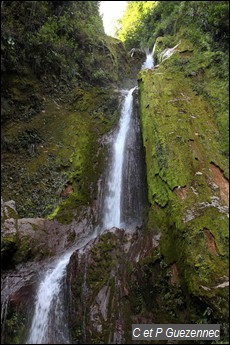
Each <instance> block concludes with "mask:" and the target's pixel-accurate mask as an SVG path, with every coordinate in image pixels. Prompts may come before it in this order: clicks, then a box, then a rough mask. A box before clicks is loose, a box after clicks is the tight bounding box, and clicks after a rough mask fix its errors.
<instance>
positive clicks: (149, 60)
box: [141, 43, 156, 69]
mask: <svg viewBox="0 0 230 345" xmlns="http://www.w3.org/2000/svg"><path fill="white" fill-rule="evenodd" d="M155 48H156V43H155V44H154V47H153V50H152V51H151V53H149V50H147V49H146V50H145V53H146V60H145V62H144V63H143V65H142V67H141V69H152V68H154V52H155Z"/></svg>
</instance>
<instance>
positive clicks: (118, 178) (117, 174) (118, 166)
mask: <svg viewBox="0 0 230 345" xmlns="http://www.w3.org/2000/svg"><path fill="white" fill-rule="evenodd" d="M135 88H136V87H134V88H132V89H131V90H130V91H128V93H127V96H126V98H125V101H124V105H123V107H122V111H121V118H120V123H119V131H118V133H117V136H116V138H115V141H114V145H113V150H112V166H111V170H110V174H109V181H108V190H107V196H106V197H105V209H104V219H103V228H107V229H109V228H112V227H117V228H120V226H121V188H122V166H123V160H124V148H125V140H126V136H127V132H128V129H129V123H130V118H131V114H132V109H133V92H134V90H135Z"/></svg>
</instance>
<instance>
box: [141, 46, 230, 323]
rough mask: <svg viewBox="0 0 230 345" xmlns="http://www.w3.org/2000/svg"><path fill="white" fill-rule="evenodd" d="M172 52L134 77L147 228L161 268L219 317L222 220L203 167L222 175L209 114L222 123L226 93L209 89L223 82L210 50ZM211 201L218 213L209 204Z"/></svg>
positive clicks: (217, 136) (224, 266)
mask: <svg viewBox="0 0 230 345" xmlns="http://www.w3.org/2000/svg"><path fill="white" fill-rule="evenodd" d="M178 49H179V51H178V52H176V53H175V54H174V55H173V56H172V57H171V58H170V59H168V60H166V61H164V62H163V63H162V64H161V65H160V67H158V68H157V69H155V70H153V71H151V70H147V71H141V72H140V73H139V98H140V111H141V126H142V133H143V143H144V146H145V151H146V165H147V181H148V198H149V202H150V204H151V207H150V211H149V221H148V230H149V231H151V229H153V228H157V229H158V231H160V232H161V239H160V254H161V255H162V256H163V257H164V260H165V262H166V264H167V265H171V264H173V263H176V264H177V266H178V270H179V274H180V277H181V284H182V286H183V289H184V291H185V292H186V293H187V294H188V295H190V296H196V297H197V298H201V299H202V300H203V302H204V305H205V303H206V305H211V306H212V308H213V310H215V312H216V317H217V319H218V318H221V317H222V316H223V314H224V315H226V308H223V313H222V314H221V307H220V306H223V305H224V302H223V301H224V300H225V301H227V291H226V289H215V288H214V286H217V285H218V284H220V282H221V279H222V278H221V277H224V276H227V270H228V251H227V241H228V234H227V229H228V218H227V216H226V215H225V214H224V213H222V212H223V211H222V212H221V211H220V208H221V207H223V206H224V205H225V202H224V201H223V200H221V195H220V194H219V192H218V190H216V189H214V188H213V183H214V175H213V174H212V172H211V170H210V162H215V164H216V165H218V166H219V167H220V169H221V170H222V171H223V174H224V175H225V176H228V161H227V159H226V156H225V153H224V150H223V140H222V139H223V137H222V132H219V130H218V126H219V124H218V116H217V111H218V110H217V109H219V110H220V114H223V115H220V116H223V118H225V119H226V115H225V111H226V92H224V91H223V93H222V92H219V93H218V92H217V89H216V87H217V84H218V85H219V87H220V89H221V90H222V86H224V85H225V82H226V80H225V77H224V78H222V79H221V78H220V77H218V76H217V71H216V66H213V59H215V57H216V54H215V53H212V52H206V53H205V54H202V55H199V52H198V51H197V50H196V49H195V48H194V49H193V46H192V44H191V42H189V41H188V40H187V41H186V40H182V41H181V44H180V45H179V47H178ZM192 72H193V73H192ZM213 80H215V82H214V81H213ZM214 99H215V100H216V102H217V103H216V104H214V103H215V102H214ZM220 103H222V105H221V106H220V107H219V106H218V105H217V104H219V105H220ZM219 119H220V118H219ZM221 121H222V120H221ZM213 196H215V197H217V198H219V199H217V200H219V209H218V208H217V207H214V206H213V205H212V200H213V199H212V197H213ZM204 229H208V230H209V231H210V232H211V234H212V235H213V237H214V241H215V245H216V248H217V249H216V250H217V254H216V255H215V253H212V252H210V251H209V249H208V245H207V240H206V239H205V236H204ZM201 286H204V288H202V287H201ZM218 301H219V302H218ZM220 301H221V302H220ZM225 303H226V302H225ZM192 304H193V302H192V303H191V305H192ZM191 308H192V307H191ZM224 317H225V316H224Z"/></svg>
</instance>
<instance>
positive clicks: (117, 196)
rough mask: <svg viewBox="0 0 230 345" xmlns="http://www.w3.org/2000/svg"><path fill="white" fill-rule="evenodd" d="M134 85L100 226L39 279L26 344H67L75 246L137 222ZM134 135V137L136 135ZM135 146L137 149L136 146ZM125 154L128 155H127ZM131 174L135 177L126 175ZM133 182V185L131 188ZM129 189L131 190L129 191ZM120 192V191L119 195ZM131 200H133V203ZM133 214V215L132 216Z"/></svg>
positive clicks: (139, 175)
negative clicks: (67, 292)
mask: <svg viewBox="0 0 230 345" xmlns="http://www.w3.org/2000/svg"><path fill="white" fill-rule="evenodd" d="M153 65H154V60H153V52H152V53H151V54H149V55H147V59H146V62H145V64H144V65H143V67H142V68H153ZM135 89H136V87H134V88H132V89H131V90H129V91H128V90H127V91H125V99H124V103H123V107H122V111H121V117H120V122H119V126H118V131H117V134H116V136H115V138H114V143H113V145H112V149H111V158H112V159H111V164H110V166H111V169H110V172H109V178H108V184H107V188H106V196H105V202H104V209H103V217H102V219H103V221H102V224H103V225H102V227H100V229H99V231H98V229H95V231H94V233H93V234H91V235H89V236H86V237H85V238H84V239H80V240H79V241H78V243H76V244H75V245H74V247H73V248H72V249H71V250H69V251H68V252H66V253H65V254H64V255H63V256H61V257H60V258H59V259H58V260H57V261H56V262H55V263H54V265H53V268H51V269H49V270H48V271H47V272H46V273H45V276H44V278H43V280H42V281H41V282H40V285H39V287H38V290H37V296H36V301H35V310H34V315H33V319H32V323H31V327H30V331H29V335H28V339H27V341H26V344H62V343H64V344H69V343H70V337H69V331H68V325H67V320H66V313H65V309H67V308H65V303H64V302H65V301H64V295H63V290H64V289H63V286H64V284H65V275H66V267H67V265H68V263H69V260H70V257H71V255H72V253H73V252H74V251H75V250H78V249H80V248H83V247H84V246H85V245H86V244H87V243H88V242H89V241H90V240H92V239H93V238H96V237H97V235H98V233H100V232H103V231H104V230H105V229H110V228H112V227H118V228H120V227H121V226H122V227H124V228H125V227H126V226H128V225H129V224H130V221H131V220H132V218H135V220H136V222H135V224H134V225H133V224H132V226H135V225H139V223H138V222H140V218H141V212H142V209H141V207H140V205H141V203H142V199H143V198H142V196H141V194H140V190H141V184H140V181H141V179H142V176H143V175H142V172H141V170H139V168H138V166H140V165H141V164H140V163H139V162H138V161H137V158H138V156H141V153H140V152H139V151H135V150H134V149H133V147H134V146H137V145H136V144H135V142H136V141H138V140H139V141H141V137H140V127H139V122H138V119H137V117H133V116H132V115H133V103H134V102H133V93H134V91H135ZM137 135H138V139H137V137H136V136H137ZM138 150H139V149H138ZM129 157H131V158H130V159H129ZM130 174H131V175H133V176H135V180H133V179H132V178H130ZM131 184H132V185H134V186H135V185H136V187H137V188H136V189H135V188H133V189H132V186H131ZM132 190H133V194H132ZM123 193H124V195H123ZM127 195H129V197H128V198H127V197H125V196H127ZM133 200H136V202H134V203H133ZM134 216H135V217H134Z"/></svg>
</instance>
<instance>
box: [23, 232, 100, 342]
mask: <svg viewBox="0 0 230 345" xmlns="http://www.w3.org/2000/svg"><path fill="white" fill-rule="evenodd" d="M96 236H97V233H96V232H94V233H93V234H91V235H89V236H86V237H85V238H83V239H81V240H79V242H78V243H77V244H76V245H75V246H74V248H72V249H71V250H69V251H68V252H67V253H65V254H64V255H62V256H61V257H60V258H59V259H58V261H57V262H56V264H55V266H54V268H53V269H49V270H48V271H47V272H46V274H45V277H44V279H43V280H42V281H41V283H40V285H39V287H38V291H37V296H36V301H35V311H34V316H33V319H32V323H31V327H30V332H29V336H28V339H27V341H26V344H69V343H70V340H69V334H68V325H67V320H65V317H66V314H67V311H66V306H65V305H64V296H63V295H61V294H60V292H61V290H62V287H63V283H64V277H65V274H66V267H67V265H68V263H69V260H70V257H71V255H72V253H73V252H74V251H75V250H78V249H81V248H83V247H84V246H85V245H86V244H87V243H88V242H89V241H91V240H92V239H94V238H96Z"/></svg>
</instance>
